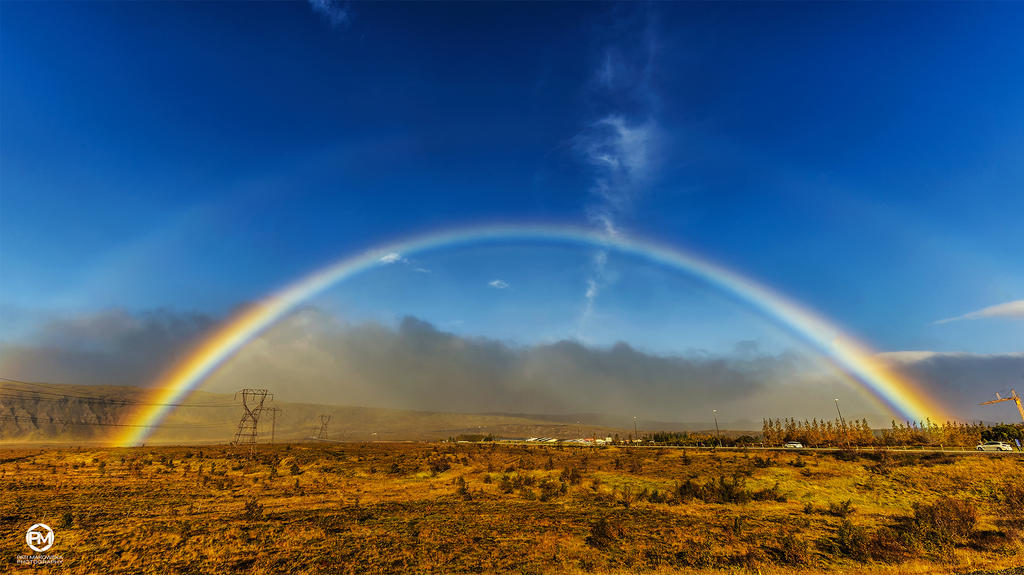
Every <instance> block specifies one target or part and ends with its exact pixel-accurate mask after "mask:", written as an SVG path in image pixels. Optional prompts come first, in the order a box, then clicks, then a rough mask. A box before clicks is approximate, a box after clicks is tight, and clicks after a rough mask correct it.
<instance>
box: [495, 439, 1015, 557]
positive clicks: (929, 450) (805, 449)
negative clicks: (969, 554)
mask: <svg viewBox="0 0 1024 575" xmlns="http://www.w3.org/2000/svg"><path fill="white" fill-rule="evenodd" d="M484 443H490V442H484ZM495 443H498V444H500V445H541V446H556V445H560V446H564V447H600V446H597V445H582V444H573V443H539V442H532V441H531V442H527V441H496V442H495ZM618 447H639V448H644V449H699V450H704V451H712V450H723V451H744V450H746V451H785V452H790V453H801V452H808V451H854V452H857V453H861V452H863V453H877V452H879V451H887V452H891V453H948V454H950V455H996V456H1005V457H1013V456H1020V457H1024V451H978V450H976V449H962V448H954V447H949V448H945V449H943V448H938V449H936V448H923V447H922V448H916V447H915V448H904V447H860V448H857V447H854V448H852V449H845V448H842V447H802V448H799V449H794V448H791V447H782V446H777V447H772V446H769V447H762V446H760V445H755V446H751V447H714V446H707V445H704V446H699V445H651V444H636V445H619V446H618ZM1022 575H1024V574H1022Z"/></svg>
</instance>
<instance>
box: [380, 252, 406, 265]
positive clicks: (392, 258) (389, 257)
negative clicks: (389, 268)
mask: <svg viewBox="0 0 1024 575" xmlns="http://www.w3.org/2000/svg"><path fill="white" fill-rule="evenodd" d="M377 261H378V262H379V263H382V264H394V263H399V262H401V263H405V262H406V259H405V258H403V257H402V254H399V253H397V252H391V253H389V254H384V255H382V256H381V257H380V258H379V259H377Z"/></svg>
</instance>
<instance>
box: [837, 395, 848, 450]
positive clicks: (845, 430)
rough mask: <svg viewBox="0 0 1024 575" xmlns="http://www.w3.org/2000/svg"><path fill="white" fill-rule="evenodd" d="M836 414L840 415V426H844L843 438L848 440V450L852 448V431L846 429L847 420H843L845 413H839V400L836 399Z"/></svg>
mask: <svg viewBox="0 0 1024 575" xmlns="http://www.w3.org/2000/svg"><path fill="white" fill-rule="evenodd" d="M836 413H838V414H839V425H842V426H843V436H844V437H845V438H846V448H847V449H849V448H850V430H849V429H846V420H845V419H843V412H842V411H839V398H838V397H837V398H836Z"/></svg>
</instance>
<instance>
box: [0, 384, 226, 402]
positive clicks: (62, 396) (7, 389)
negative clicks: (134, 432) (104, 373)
mask: <svg viewBox="0 0 1024 575" xmlns="http://www.w3.org/2000/svg"><path fill="white" fill-rule="evenodd" d="M2 381H5V382H9V383H14V384H17V385H23V386H36V387H43V388H45V387H46V386H61V385H68V384H59V383H51V384H47V383H37V382H28V381H20V380H16V379H10V378H7V377H0V382H2ZM4 392H22V393H28V394H33V395H41V396H46V397H47V398H52V399H55V398H60V399H79V400H83V401H87V402H94V403H107V404H111V405H114V404H117V405H122V406H129V405H131V406H161V407H234V406H235V405H236V404H235V403H156V402H147V401H137V400H133V399H119V398H110V397H104V396H97V395H80V394H74V393H66V392H58V391H37V390H33V389H15V388H11V387H8V386H0V395H8V396H9V397H12V398H13V399H25V398H26V397H25V396H14V395H11V394H9V393H8V394H5V393H4ZM39 399H42V398H39Z"/></svg>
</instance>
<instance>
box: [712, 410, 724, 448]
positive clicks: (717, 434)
mask: <svg viewBox="0 0 1024 575" xmlns="http://www.w3.org/2000/svg"><path fill="white" fill-rule="evenodd" d="M711 416H712V417H714V418H715V439H717V440H718V446H719V447H721V446H722V432H721V431H720V430H719V429H718V410H717V409H712V410H711Z"/></svg>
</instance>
